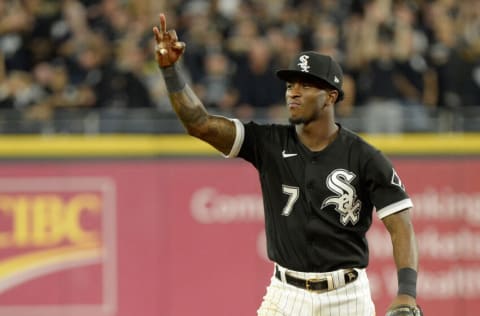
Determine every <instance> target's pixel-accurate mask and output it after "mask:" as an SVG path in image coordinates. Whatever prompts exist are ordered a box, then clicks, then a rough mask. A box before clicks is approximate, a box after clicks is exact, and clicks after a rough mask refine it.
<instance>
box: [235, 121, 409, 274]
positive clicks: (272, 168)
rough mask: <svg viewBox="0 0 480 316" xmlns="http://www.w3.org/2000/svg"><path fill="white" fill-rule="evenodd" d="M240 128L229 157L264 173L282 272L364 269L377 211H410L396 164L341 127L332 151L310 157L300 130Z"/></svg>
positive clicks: (268, 221) (270, 239) (271, 245)
mask: <svg viewBox="0 0 480 316" xmlns="http://www.w3.org/2000/svg"><path fill="white" fill-rule="evenodd" d="M234 122H235V125H236V132H237V136H236V139H235V143H234V145H233V148H232V151H231V152H230V154H229V157H235V156H238V157H241V158H243V159H245V160H247V161H249V162H250V163H252V164H253V165H254V166H255V168H256V169H257V170H258V172H259V176H260V183H261V188H262V194H263V203H264V209H265V228H266V229H265V230H266V237H267V248H268V249H267V250H268V257H269V258H270V259H271V260H272V261H274V262H277V263H278V264H280V265H281V266H283V267H286V268H288V269H292V270H297V271H304V272H326V271H333V270H336V269H340V268H352V267H358V268H363V267H366V266H367V265H368V245H367V240H366V236H365V234H366V232H367V230H368V229H369V227H370V225H371V223H372V213H373V209H374V208H375V209H376V213H377V216H378V217H379V218H384V217H385V216H388V215H390V214H393V213H396V212H399V211H402V210H404V209H407V208H410V207H412V201H411V199H410V198H409V197H408V195H407V193H406V192H405V189H404V187H403V185H402V182H401V181H400V178H399V177H398V175H397V173H396V172H395V170H394V168H393V167H392V164H391V162H390V161H389V160H388V159H387V158H386V157H385V156H384V155H383V154H382V153H381V152H380V151H379V150H377V149H375V148H374V147H373V146H371V145H369V144H368V143H366V142H365V141H364V140H363V139H362V138H360V137H359V136H358V135H356V134H355V133H353V132H351V131H349V130H347V129H345V128H343V127H341V126H340V129H339V133H338V136H337V137H336V138H335V140H334V141H333V142H332V143H331V144H330V145H328V146H327V147H326V148H325V149H323V150H322V151H318V152H312V151H310V150H309V149H308V148H307V147H306V146H305V145H303V144H302V143H301V142H300V140H299V139H298V136H297V133H296V131H295V127H294V126H288V125H259V124H256V123H254V122H250V123H248V124H243V123H241V122H240V121H238V120H234Z"/></svg>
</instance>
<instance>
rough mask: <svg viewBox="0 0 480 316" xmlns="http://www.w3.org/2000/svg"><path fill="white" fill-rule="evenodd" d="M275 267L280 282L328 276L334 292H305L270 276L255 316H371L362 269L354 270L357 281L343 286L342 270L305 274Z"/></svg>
mask: <svg viewBox="0 0 480 316" xmlns="http://www.w3.org/2000/svg"><path fill="white" fill-rule="evenodd" d="M277 267H278V268H279V270H280V271H281V274H282V280H285V278H284V274H283V273H287V274H289V275H291V276H294V277H297V278H300V279H320V278H324V277H326V276H327V275H328V276H330V277H331V278H332V279H333V283H334V284H335V289H333V290H329V291H323V292H313V291H308V290H305V289H301V288H298V287H296V286H293V285H290V284H287V283H286V282H285V281H282V280H279V279H277V278H276V277H275V272H274V275H273V277H272V279H271V283H270V285H269V286H268V287H267V293H266V295H265V296H264V297H263V302H262V304H261V306H260V308H259V309H258V311H257V315H258V316H375V306H374V304H373V301H372V298H371V294H370V285H369V282H368V278H367V273H366V271H365V269H355V270H356V271H357V272H358V277H357V279H356V280H355V281H353V282H351V283H348V284H346V285H345V281H344V273H343V272H344V271H343V270H338V271H333V272H328V273H305V272H298V271H292V270H286V269H285V268H282V267H280V266H278V265H277Z"/></svg>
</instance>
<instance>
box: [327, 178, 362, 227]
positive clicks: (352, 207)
mask: <svg viewBox="0 0 480 316" xmlns="http://www.w3.org/2000/svg"><path fill="white" fill-rule="evenodd" d="M355 177H356V175H355V174H354V173H353V172H349V171H348V170H345V169H335V170H333V171H332V172H331V173H330V174H329V175H328V177H327V187H328V189H330V191H332V192H333V193H336V194H337V195H335V196H331V197H328V198H326V199H325V200H324V201H323V203H322V208H324V207H326V206H328V205H335V210H336V211H337V212H338V213H340V222H341V223H342V225H344V226H346V225H347V224H348V222H351V223H352V225H355V224H356V223H357V222H358V220H359V219H360V214H359V213H360V208H361V206H362V202H361V201H360V200H358V199H357V192H356V190H355V188H354V187H353V186H352V185H351V182H352V181H353V179H355Z"/></svg>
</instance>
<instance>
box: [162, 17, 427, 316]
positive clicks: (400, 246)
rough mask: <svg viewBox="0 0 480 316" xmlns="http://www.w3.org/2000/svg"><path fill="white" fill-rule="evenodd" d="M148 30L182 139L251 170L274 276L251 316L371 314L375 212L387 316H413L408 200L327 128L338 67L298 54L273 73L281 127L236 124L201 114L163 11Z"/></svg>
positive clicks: (351, 141)
mask: <svg viewBox="0 0 480 316" xmlns="http://www.w3.org/2000/svg"><path fill="white" fill-rule="evenodd" d="M153 33H154V36H155V40H156V59H157V63H158V65H159V67H160V69H161V72H162V74H163V76H164V79H165V82H166V85H167V88H168V91H169V97H170V101H171V104H172V107H173V109H174V110H175V112H176V113H177V116H178V117H179V119H180V120H181V122H182V123H183V125H184V126H185V128H186V130H187V132H188V133H189V134H190V135H192V136H195V137H197V138H199V139H202V140H203V141H205V142H207V143H209V144H210V145H212V146H213V147H215V148H216V149H217V150H219V151H220V152H222V153H223V154H224V155H225V156H226V157H240V158H243V159H245V160H247V161H248V162H250V163H251V164H252V165H253V166H254V167H255V168H256V169H257V170H258V173H259V176H260V182H261V188H262V194H263V200H264V209H265V227H266V236H267V248H268V257H269V259H271V260H272V262H273V265H274V272H273V276H272V278H271V283H270V285H269V286H268V288H267V292H266V295H265V296H264V298H263V302H262V303H261V305H260V307H259V309H258V311H257V314H258V315H260V316H263V315H272V316H273V315H296V316H298V315H302V316H303V315H305V316H308V315H312V316H313V315H316V316H317V315H321V316H323V315H338V316H372V315H375V307H374V304H373V302H372V299H371V294H370V288H369V282H368V279H367V274H366V272H365V269H366V267H367V265H368V245H367V240H366V237H365V234H366V232H367V231H368V229H369V227H370V225H371V223H372V215H373V210H374V209H376V216H378V217H379V218H380V219H381V220H382V221H383V223H384V224H385V227H386V229H387V230H388V232H389V233H390V236H391V239H392V245H393V257H394V260H395V264H396V267H397V270H398V295H397V296H396V297H395V298H394V300H393V302H392V304H391V306H390V308H389V310H388V311H387V315H389V316H390V315H397V316H400V315H411V316H413V315H421V310H420V309H419V308H418V307H417V304H416V281H417V268H418V254H417V245H416V239H415V235H414V230H413V227H412V223H411V220H410V215H409V213H410V208H411V207H412V201H411V200H410V198H409V196H408V195H407V193H406V192H405V188H404V186H403V184H402V182H401V180H400V178H399V176H398V174H397V172H396V171H395V169H394V168H393V166H392V164H391V163H390V161H389V160H388V159H387V158H386V157H385V156H384V155H383V154H382V153H381V152H380V151H378V150H377V149H375V148H374V147H372V146H371V145H369V144H367V143H366V142H365V141H364V140H362V139H361V138H360V137H359V136H357V135H356V134H354V133H353V132H351V131H350V130H348V129H346V128H345V127H343V126H340V125H339V124H337V123H336V122H335V117H334V106H335V103H337V102H338V101H340V100H341V99H342V98H343V94H344V93H343V90H342V80H343V76H342V70H341V68H340V66H339V65H338V64H337V63H336V62H335V61H334V60H333V59H332V58H330V57H329V56H325V55H321V54H318V53H316V52H302V53H300V54H299V55H298V56H297V57H296V58H295V59H294V60H293V61H292V63H291V66H290V67H289V68H288V69H282V70H279V71H278V72H277V76H278V77H279V78H280V79H281V80H283V81H285V82H286V92H285V99H286V105H287V107H288V110H289V113H290V117H289V121H290V123H291V124H290V125H277V124H272V125H260V124H257V123H255V122H250V123H242V122H240V121H239V120H237V119H228V118H225V117H221V116H213V115H210V114H209V113H208V112H207V110H206V109H205V107H204V106H203V104H202V102H201V101H200V100H199V99H198V97H197V96H196V95H195V94H194V92H193V91H192V89H191V88H190V87H189V86H188V85H187V84H186V83H185V80H184V78H183V76H182V74H181V71H180V70H179V64H178V63H177V61H178V60H179V58H180V57H181V56H182V55H183V53H184V50H185V46H186V45H185V43H183V42H180V41H179V40H178V38H177V34H176V32H175V31H174V30H169V31H167V28H166V20H165V16H164V15H163V14H160V26H159V27H154V28H153Z"/></svg>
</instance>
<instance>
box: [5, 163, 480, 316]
mask: <svg viewBox="0 0 480 316" xmlns="http://www.w3.org/2000/svg"><path fill="white" fill-rule="evenodd" d="M393 160H394V163H395V166H396V170H397V172H398V174H399V176H400V178H401V181H402V183H403V184H404V185H405V187H406V189H407V191H408V192H409V194H410V196H411V197H412V199H413V202H414V204H415V207H414V209H413V211H412V217H413V223H414V227H415V230H416V233H417V240H418V244H419V252H420V258H421V260H420V278H419V282H418V302H419V303H420V304H421V306H422V308H423V309H424V312H425V314H426V315H464V316H474V315H477V313H478V310H480V283H479V282H478V280H480V178H479V177H478V175H479V174H480V160H478V159H474V158H468V159H467V158H455V159H453V158H438V157H436V158H408V159H407V158H402V159H393ZM368 239H369V246H370V264H369V267H368V269H367V272H368V276H369V279H370V284H371V290H372V294H373V298H374V301H375V304H376V308H377V315H382V314H384V313H385V310H386V308H387V307H388V305H389V304H390V302H391V300H392V299H393V297H394V296H395V294H396V284H397V280H396V271H395V265H394V263H393V257H392V248H391V242H390V238H389V235H388V232H387V231H386V229H385V228H384V226H383V224H382V222H381V221H380V220H378V218H375V219H374V223H373V226H372V228H371V230H370V231H369V233H368ZM272 272H273V266H272V263H271V262H270V261H269V260H268V258H267V256H266V245H265V230H264V226H263V202H262V197H261V192H260V186H259V182H258V175H257V173H256V170H255V169H254V168H253V167H252V166H251V165H249V164H248V163H246V162H244V161H241V160H239V159H234V160H228V159H225V160H224V159H217V158H211V159H193V158H191V159H182V160H174V159H162V160H151V161H105V160H104V161H88V162H78V161H77V162H72V161H70V162H69V161H64V162H61V163H59V162H55V163H53V162H45V161H43V162H41V163H35V162H28V163H27V162H22V163H12V162H5V163H2V164H1V165H0V315H8V316H44V315H45V316H64V315H75V316H76V315H78V316H80V315H81V316H84V315H89V316H91V315H93V316H131V315H142V316H158V315H162V316H163V315H165V316H170V315H171V316H177V315H178V316H183V315H213V316H224V315H232V316H235V315H238V316H243V315H255V313H256V309H257V308H258V306H259V304H260V302H261V300H262V297H263V295H264V294H265V288H266V286H267V285H268V283H269V279H270V278H271V276H272Z"/></svg>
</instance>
